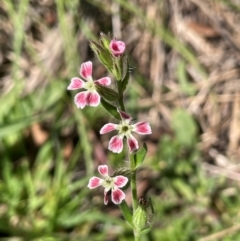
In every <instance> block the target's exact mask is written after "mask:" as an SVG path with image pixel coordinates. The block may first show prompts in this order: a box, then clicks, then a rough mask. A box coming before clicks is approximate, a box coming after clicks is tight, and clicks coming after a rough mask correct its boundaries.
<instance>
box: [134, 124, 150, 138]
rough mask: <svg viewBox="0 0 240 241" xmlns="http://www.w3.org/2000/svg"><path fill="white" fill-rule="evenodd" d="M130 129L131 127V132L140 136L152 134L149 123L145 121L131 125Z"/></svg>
mask: <svg viewBox="0 0 240 241" xmlns="http://www.w3.org/2000/svg"><path fill="white" fill-rule="evenodd" d="M132 127H133V131H135V132H137V133H138V134H141V135H147V134H152V130H151V127H150V125H149V123H148V122H146V121H143V122H138V123H136V124H134V125H132Z"/></svg>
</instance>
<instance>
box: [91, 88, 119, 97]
mask: <svg viewBox="0 0 240 241" xmlns="http://www.w3.org/2000/svg"><path fill="white" fill-rule="evenodd" d="M95 86H96V88H97V92H98V93H99V94H100V95H101V97H103V98H104V99H106V100H108V101H115V100H117V99H118V93H117V92H116V91H115V90H113V89H111V88H108V87H105V86H103V85H95Z"/></svg>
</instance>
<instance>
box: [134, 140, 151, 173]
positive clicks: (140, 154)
mask: <svg viewBox="0 0 240 241" xmlns="http://www.w3.org/2000/svg"><path fill="white" fill-rule="evenodd" d="M146 154H147V145H146V143H143V146H142V147H141V148H140V149H139V150H138V151H137V152H136V153H133V154H132V155H133V158H134V163H135V169H137V168H138V167H139V166H141V165H142V163H143V161H144V159H145V157H146Z"/></svg>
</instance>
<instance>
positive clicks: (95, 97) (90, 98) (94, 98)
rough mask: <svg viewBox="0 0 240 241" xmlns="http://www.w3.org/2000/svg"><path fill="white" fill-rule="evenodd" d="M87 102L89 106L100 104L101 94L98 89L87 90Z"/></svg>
mask: <svg viewBox="0 0 240 241" xmlns="http://www.w3.org/2000/svg"><path fill="white" fill-rule="evenodd" d="M87 92H88V93H87V96H86V104H87V105H89V106H94V107H96V106H98V105H99V104H100V95H99V94H98V92H97V91H87Z"/></svg>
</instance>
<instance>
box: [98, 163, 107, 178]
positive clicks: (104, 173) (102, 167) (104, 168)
mask: <svg viewBox="0 0 240 241" xmlns="http://www.w3.org/2000/svg"><path fill="white" fill-rule="evenodd" d="M98 171H99V173H100V174H101V175H102V176H108V166H107V165H100V166H98Z"/></svg>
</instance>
